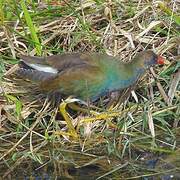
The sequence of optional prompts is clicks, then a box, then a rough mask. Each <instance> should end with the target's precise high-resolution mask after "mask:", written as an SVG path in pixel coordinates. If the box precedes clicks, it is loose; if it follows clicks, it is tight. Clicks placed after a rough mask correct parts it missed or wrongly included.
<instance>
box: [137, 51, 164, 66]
mask: <svg viewBox="0 0 180 180" xmlns="http://www.w3.org/2000/svg"><path fill="white" fill-rule="evenodd" d="M135 59H136V60H137V61H138V64H140V66H142V67H143V68H144V69H148V68H149V67H151V66H154V65H156V64H160V65H161V64H164V58H163V57H162V56H159V55H157V54H155V53H154V52H153V51H152V50H146V51H142V52H140V53H138V54H137V55H136V57H135Z"/></svg>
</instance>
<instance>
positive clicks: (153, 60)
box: [18, 50, 164, 101]
mask: <svg viewBox="0 0 180 180" xmlns="http://www.w3.org/2000/svg"><path fill="white" fill-rule="evenodd" d="M20 58H21V61H23V62H24V63H25V64H26V65H27V66H28V67H29V68H20V69H19V71H18V73H19V74H20V76H22V77H23V78H27V79H30V80H32V81H36V82H37V83H38V84H39V87H40V89H41V90H43V91H46V92H57V91H59V92H60V93H61V94H62V95H67V96H70V95H72V96H74V97H77V98H80V99H82V100H85V101H86V100H90V101H94V100H96V99H97V98H98V97H100V96H103V95H105V94H107V93H108V92H112V91H117V90H122V89H124V88H128V87H129V86H131V85H133V84H134V83H135V82H136V81H137V80H138V79H139V77H140V76H141V75H142V74H144V73H145V71H146V69H148V68H149V67H151V66H153V65H156V64H163V63H164V60H163V58H162V57H161V56H158V55H156V54H155V53H154V52H153V51H151V50H146V51H142V52H140V53H137V55H136V56H135V57H134V59H133V60H132V61H131V62H128V63H124V62H122V61H119V59H118V57H112V56H108V55H105V54H98V53H83V54H80V53H72V54H62V55H52V56H49V57H31V56H25V55H21V56H20Z"/></svg>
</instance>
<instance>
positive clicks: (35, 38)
mask: <svg viewBox="0 0 180 180" xmlns="http://www.w3.org/2000/svg"><path fill="white" fill-rule="evenodd" d="M20 4H21V7H22V10H23V12H24V18H25V20H26V23H27V25H28V27H29V31H30V33H31V38H32V40H33V42H34V45H35V47H36V52H37V54H38V55H41V44H40V42H39V39H38V36H37V33H36V29H35V26H34V25H33V22H32V19H31V16H30V14H29V12H28V10H27V7H26V4H25V2H24V0H21V1H20Z"/></svg>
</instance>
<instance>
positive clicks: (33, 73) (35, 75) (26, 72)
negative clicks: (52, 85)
mask: <svg viewBox="0 0 180 180" xmlns="http://www.w3.org/2000/svg"><path fill="white" fill-rule="evenodd" d="M17 74H18V75H19V76H21V77H23V78H25V79H29V80H31V81H34V82H42V81H46V80H48V79H50V78H52V77H54V76H55V75H54V74H52V73H47V72H43V71H37V70H34V69H26V68H20V69H18V70H17Z"/></svg>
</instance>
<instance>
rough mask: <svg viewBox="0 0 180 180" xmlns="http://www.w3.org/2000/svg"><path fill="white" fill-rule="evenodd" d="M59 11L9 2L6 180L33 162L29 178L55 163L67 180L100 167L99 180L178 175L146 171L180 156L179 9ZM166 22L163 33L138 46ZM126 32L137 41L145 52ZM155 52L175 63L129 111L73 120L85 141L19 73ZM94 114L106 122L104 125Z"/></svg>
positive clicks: (1, 25) (0, 61)
mask: <svg viewBox="0 0 180 180" xmlns="http://www.w3.org/2000/svg"><path fill="white" fill-rule="evenodd" d="M18 2H19V1H18ZM57 2H58V3H55V1H42V4H37V2H36V1H23V0H22V1H20V2H19V3H17V1H16V0H0V38H1V41H0V93H1V96H0V168H1V167H2V172H1V173H0V174H1V175H2V177H4V178H5V177H7V175H8V174H11V175H12V177H13V171H14V172H17V173H18V172H19V171H20V170H19V169H21V167H24V164H26V163H27V162H29V163H28V164H29V166H28V165H27V167H29V169H31V168H32V167H34V165H35V166H36V167H39V166H41V165H44V164H45V163H46V162H48V163H47V164H48V165H49V164H51V163H54V164H53V168H55V167H56V168H57V167H62V168H60V169H63V170H61V173H60V171H59V173H60V174H58V173H57V172H56V174H57V176H67V171H66V169H69V167H75V169H76V170H77V169H78V170H81V169H83V168H84V167H89V166H90V165H91V166H92V165H96V166H97V167H98V168H99V169H98V168H97V167H96V168H97V169H98V170H97V172H96V173H97V176H96V178H98V177H101V178H102V179H103V178H105V177H107V178H114V179H118V178H119V176H120V175H119V174H121V178H122V179H130V178H131V179H132V178H137V177H142V176H144V177H146V176H150V175H155V174H158V175H159V176H160V175H162V174H163V172H166V171H169V169H166V168H164V169H163V168H159V167H161V164H163V161H162V162H161V161H160V165H158V166H157V169H153V170H152V169H148V168H147V166H145V165H144V164H146V160H147V159H153V158H156V157H159V158H161V157H164V156H165V157H166V156H167V155H169V154H172V153H173V152H175V153H177V154H178V155H179V151H178V149H179V146H180V142H179V140H178V138H179V136H180V133H179V130H180V128H179V117H180V103H179V100H180V99H179V94H180V91H179V84H177V83H178V81H179V80H178V73H179V71H180V70H179V54H178V53H179V52H178V42H179V30H178V25H179V24H178V23H179V15H178V13H179V12H178V9H177V8H176V7H177V6H178V4H176V2H168V3H167V4H165V3H164V4H161V5H159V6H156V5H155V4H152V3H151V2H150V1H149V3H147V1H140V3H139V4H138V3H137V2H136V1H125V2H123V3H121V2H118V1H112V3H111V4H110V3H108V1H105V0H98V1H84V2H83V3H82V4H80V1H57ZM149 6H150V7H149ZM147 7H149V8H148V10H145V11H143V9H145V8H147ZM159 20H160V21H162V23H160V24H157V25H156V26H153V28H151V29H150V30H148V31H147V32H146V33H145V34H143V36H138V35H139V34H141V33H142V32H143V31H144V30H145V29H147V27H148V26H149V24H150V23H151V22H152V21H153V22H154V23H156V22H157V21H159ZM121 30H124V31H125V32H128V33H129V35H130V36H129V37H130V38H132V39H133V43H134V46H135V48H133V47H132V45H131V44H130V43H129V42H130V41H129V39H128V38H127V36H126V34H125V33H122V32H123V31H121ZM154 47H155V50H156V51H157V52H158V53H160V54H162V55H163V56H164V57H166V64H165V65H164V66H161V67H160V66H159V67H155V68H154V71H155V72H154V73H155V76H156V77H153V76H152V74H151V73H148V74H147V75H146V76H145V77H144V78H143V79H142V81H141V82H140V83H139V84H138V85H137V88H136V91H135V95H134V97H133V96H132V95H130V98H129V99H127V100H126V101H125V102H124V103H123V104H121V105H120V104H118V102H117V103H116V104H114V107H113V108H112V109H107V107H102V106H98V107H88V108H90V112H92V114H91V113H85V112H84V113H83V112H77V113H76V116H74V115H73V116H72V121H73V122H74V123H75V124H76V125H77V126H76V131H77V134H78V135H79V137H80V138H79V140H75V139H72V138H70V137H69V136H67V135H66V134H65V133H66V132H67V126H66V124H65V121H64V120H63V118H62V117H61V116H59V114H58V115H57V111H58V109H54V108H53V107H52V106H51V105H49V103H48V101H46V100H45V99H44V98H42V97H41V96H39V93H38V92H36V90H34V86H33V85H32V83H30V82H28V81H25V80H22V79H21V78H19V77H17V76H16V74H15V73H14V69H16V65H17V64H18V58H17V57H18V55H19V54H31V55H41V54H42V55H45V56H46V55H51V54H60V53H64V52H84V51H89V52H96V51H98V52H103V53H108V54H111V55H116V56H119V57H120V59H121V60H125V61H126V60H128V59H129V58H130V56H131V54H132V53H133V52H135V51H136V50H139V51H141V50H143V49H144V48H148V49H153V48H154ZM176 84H177V86H176ZM36 89H37V88H36ZM169 96H172V97H173V98H172V101H169V100H168V98H169ZM137 99H138V103H137V102H136V100H137ZM99 104H100V103H99ZM93 113H94V114H97V113H99V114H98V117H96V116H95V115H94V114H93ZM77 117H78V118H79V120H78V122H76V120H77ZM151 117H152V119H153V121H151V120H152V119H151ZM97 118H99V119H98V120H97ZM62 131H63V132H64V134H63V136H62ZM153 131H154V133H155V136H154V134H153ZM146 158H147V159H146ZM142 159H143V160H142ZM164 159H165V160H166V159H167V161H168V162H170V163H172V164H176V161H177V160H176V159H175V158H172V159H173V162H172V161H171V160H169V159H171V156H169V157H168V158H164ZM161 160H163V158H162V159H161ZM4 167H6V168H4ZM96 168H94V169H96ZM177 168H179V167H178V165H177V166H175V167H174V168H173V170H174V171H176V170H177ZM27 169H28V168H27ZM18 170H19V171H18ZM173 170H172V171H173ZM44 171H46V169H45V170H44ZM84 171H90V170H87V169H86V170H84ZM40 172H41V171H40ZM90 172H91V171H90ZM141 172H142V173H141ZM143 172H144V173H143ZM77 173H78V172H77ZM96 173H95V172H94V174H93V173H92V174H93V175H95V174H96ZM18 175H20V174H18ZM41 175H42V174H41ZM77 176H78V175H77ZM89 176H92V175H89Z"/></svg>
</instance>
